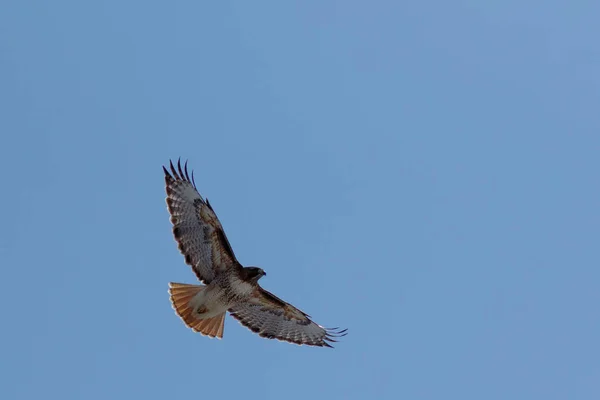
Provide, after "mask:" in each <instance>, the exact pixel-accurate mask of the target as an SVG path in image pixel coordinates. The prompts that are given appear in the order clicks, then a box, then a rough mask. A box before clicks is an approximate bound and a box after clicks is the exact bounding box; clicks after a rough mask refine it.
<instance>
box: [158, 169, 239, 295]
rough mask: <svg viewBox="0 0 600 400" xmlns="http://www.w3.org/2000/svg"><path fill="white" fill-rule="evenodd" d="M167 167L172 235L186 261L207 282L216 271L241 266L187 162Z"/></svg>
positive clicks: (167, 188)
mask: <svg viewBox="0 0 600 400" xmlns="http://www.w3.org/2000/svg"><path fill="white" fill-rule="evenodd" d="M170 169H171V171H170V172H169V171H168V170H167V169H166V168H165V167H163V170H164V172H165V182H166V191H167V208H168V209H169V213H170V214H171V223H172V224H173V235H174V236H175V240H176V241H177V243H178V245H179V250H180V251H181V253H182V254H183V255H184V257H185V262H186V263H187V264H188V265H190V266H191V267H192V269H193V270H194V272H195V273H196V275H197V276H198V279H200V281H202V282H204V283H206V284H208V283H210V282H211V281H212V280H213V279H214V277H215V275H216V273H217V272H219V271H226V270H227V269H232V268H241V266H240V264H239V263H238V261H237V260H236V258H235V254H234V253H233V250H232V248H231V245H230V244H229V241H228V240H227V236H225V232H224V231H223V226H221V222H219V219H218V218H217V215H216V214H215V212H214V210H213V209H212V207H211V205H210V203H209V202H208V199H207V200H204V199H203V198H202V196H201V195H200V193H198V190H197V189H196V184H195V183H194V174H193V173H192V178H191V179H190V176H189V174H188V171H187V162H186V163H185V166H184V167H183V168H181V162H179V161H178V162H177V168H175V166H174V165H173V163H172V162H171V163H170Z"/></svg>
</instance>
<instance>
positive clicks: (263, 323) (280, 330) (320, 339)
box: [229, 286, 346, 347]
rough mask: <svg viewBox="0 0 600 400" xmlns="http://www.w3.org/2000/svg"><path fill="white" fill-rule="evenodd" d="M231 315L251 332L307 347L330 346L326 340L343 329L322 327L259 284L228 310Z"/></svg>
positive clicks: (342, 333)
mask: <svg viewBox="0 0 600 400" xmlns="http://www.w3.org/2000/svg"><path fill="white" fill-rule="evenodd" d="M229 312H230V313H231V316H232V317H234V318H236V319H237V320H238V321H240V322H241V324H242V325H244V326H246V327H247V328H248V329H250V330H251V331H253V332H255V333H258V334H259V335H260V336H262V337H265V338H269V339H278V340H283V341H287V342H291V343H295V344H299V345H302V344H305V345H308V346H326V347H332V346H331V345H330V344H329V343H328V342H335V341H336V340H335V338H336V337H339V336H344V335H345V334H346V330H345V329H344V330H337V328H334V329H328V328H324V327H322V326H321V325H318V324H316V323H315V322H313V321H311V320H310V316H309V315H307V314H306V313H304V312H302V311H301V310H299V309H297V308H296V307H294V306H293V305H291V304H289V303H286V302H285V301H283V300H281V299H280V298H278V297H277V296H275V295H274V294H272V293H270V292H268V291H266V290H264V289H263V288H261V287H260V286H259V287H258V288H257V290H256V291H255V292H254V295H253V296H252V297H251V298H250V300H249V301H247V302H245V303H240V304H238V305H236V306H234V307H232V308H231V309H229Z"/></svg>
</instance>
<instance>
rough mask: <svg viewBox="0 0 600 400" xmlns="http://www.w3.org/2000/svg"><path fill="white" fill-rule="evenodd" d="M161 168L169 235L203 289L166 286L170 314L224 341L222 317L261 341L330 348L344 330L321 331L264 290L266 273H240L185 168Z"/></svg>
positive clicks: (255, 270) (253, 270)
mask: <svg viewBox="0 0 600 400" xmlns="http://www.w3.org/2000/svg"><path fill="white" fill-rule="evenodd" d="M169 167H170V168H169V169H170V170H167V168H165V167H163V170H164V172H165V182H166V191H167V208H168V210H169V213H170V214H171V223H172V224H173V235H174V236H175V240H176V241H177V244H178V246H179V250H180V251H181V253H182V254H183V256H184V257H185V262H186V263H187V264H188V265H189V266H191V267H192V270H193V271H194V273H195V274H196V276H197V277H198V279H199V280H200V282H202V283H204V285H188V284H183V283H170V284H169V293H170V296H171V302H172V304H173V308H174V309H175V311H176V312H177V315H179V317H180V318H181V319H182V320H183V321H184V323H185V324H186V325H187V326H188V327H190V328H191V329H193V330H194V331H195V332H199V333H201V334H203V335H206V336H209V337H217V338H222V337H223V328H224V323H225V313H226V312H227V311H229V313H230V314H231V315H232V316H233V317H234V318H236V319H237V320H238V321H240V323H242V325H244V326H246V327H247V328H248V329H250V330H252V331H253V332H255V333H258V334H259V335H260V336H262V337H265V338H269V339H278V340H283V341H287V342H291V343H295V344H299V345H303V344H305V345H309V346H325V347H332V346H331V345H330V344H329V343H330V342H335V341H336V340H335V338H336V337H340V336H344V335H345V334H346V330H345V329H344V330H338V329H337V328H335V329H328V328H324V327H322V326H321V325H318V324H316V323H315V322H313V321H311V319H310V317H309V315H308V314H306V313H304V312H302V311H300V310H299V309H297V308H296V307H294V306H293V305H291V304H289V303H286V302H285V301H283V300H281V299H280V298H278V297H277V296H275V295H274V294H272V293H269V292H268V291H266V290H264V289H263V288H262V287H261V286H260V285H259V284H258V280H259V279H260V278H262V277H263V276H264V275H266V273H265V272H264V271H263V270H262V269H261V268H257V267H243V266H242V265H241V264H240V263H239V262H238V260H237V259H236V257H235V254H234V253H233V249H232V248H231V245H230V244H229V241H228V240H227V236H225V232H224V231H223V226H222V225H221V222H219V219H218V218H217V215H216V214H215V211H214V210H213V208H212V207H211V205H210V203H209V202H208V199H204V198H202V196H201V195H200V193H199V192H198V190H197V189H196V184H195V182H194V174H193V172H192V176H191V178H190V175H189V174H188V169H187V162H186V163H185V165H184V166H183V168H182V166H181V162H179V161H178V162H177V167H175V166H174V165H173V163H172V162H170V165H169Z"/></svg>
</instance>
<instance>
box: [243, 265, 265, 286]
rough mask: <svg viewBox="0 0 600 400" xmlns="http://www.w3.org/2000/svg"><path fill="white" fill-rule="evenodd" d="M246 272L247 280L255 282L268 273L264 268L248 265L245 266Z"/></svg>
mask: <svg viewBox="0 0 600 400" xmlns="http://www.w3.org/2000/svg"><path fill="white" fill-rule="evenodd" d="M244 272H245V273H246V280H248V281H254V282H257V281H258V280H259V279H260V278H262V277H263V276H265V275H266V274H267V273H266V272H265V271H264V270H263V269H262V268H258V267H246V268H244Z"/></svg>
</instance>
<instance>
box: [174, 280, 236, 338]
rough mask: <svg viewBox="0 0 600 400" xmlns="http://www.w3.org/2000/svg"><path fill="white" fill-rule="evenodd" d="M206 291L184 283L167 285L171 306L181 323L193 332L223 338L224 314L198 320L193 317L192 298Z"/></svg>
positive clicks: (201, 287)
mask: <svg viewBox="0 0 600 400" xmlns="http://www.w3.org/2000/svg"><path fill="white" fill-rule="evenodd" d="M204 289H206V286H200V285H188V284H185V283H174V282H171V283H169V294H170V295H171V304H173V308H174V309H175V312H176V313H177V315H178V316H179V318H181V319H182V320H183V322H184V323H185V324H186V325H187V326H188V327H190V328H192V329H193V330H194V332H200V333H201V334H203V335H206V336H209V337H211V338H214V337H216V338H219V339H222V338H223V328H224V327H225V313H222V314H219V315H217V316H216V317H212V318H207V319H200V318H197V317H196V315H194V307H193V306H192V305H191V304H190V303H191V301H192V299H193V298H194V296H196V295H197V294H198V293H200V292H201V291H202V290H204Z"/></svg>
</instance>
